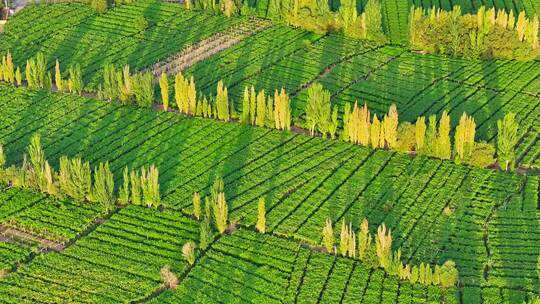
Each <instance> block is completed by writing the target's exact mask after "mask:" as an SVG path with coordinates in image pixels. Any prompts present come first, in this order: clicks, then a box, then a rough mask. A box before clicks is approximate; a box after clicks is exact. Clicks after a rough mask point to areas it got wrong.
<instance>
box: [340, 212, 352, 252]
mask: <svg viewBox="0 0 540 304" xmlns="http://www.w3.org/2000/svg"><path fill="white" fill-rule="evenodd" d="M349 231H350V230H349V226H348V225H347V224H345V220H343V221H342V222H341V233H340V238H339V252H340V253H341V255H342V256H344V257H345V256H347V254H348V253H349V240H350V237H349Z"/></svg>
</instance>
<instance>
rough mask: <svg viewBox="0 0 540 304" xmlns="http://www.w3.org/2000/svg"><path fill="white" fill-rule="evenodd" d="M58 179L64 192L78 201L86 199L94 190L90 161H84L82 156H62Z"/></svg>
mask: <svg viewBox="0 0 540 304" xmlns="http://www.w3.org/2000/svg"><path fill="white" fill-rule="evenodd" d="M58 181H59V186H60V190H61V191H62V193H63V194H65V195H67V196H69V197H72V198H73V199H75V200H76V201H81V202H82V201H84V200H85V199H87V198H88V197H89V195H90V193H91V190H92V173H91V171H90V163H88V162H83V161H82V160H81V159H80V158H73V159H68V158H67V157H65V156H62V157H60V171H59V174H58Z"/></svg>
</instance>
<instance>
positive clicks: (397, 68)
mask: <svg viewBox="0 0 540 304" xmlns="http://www.w3.org/2000/svg"><path fill="white" fill-rule="evenodd" d="M339 2H340V1H331V2H330V3H331V6H332V8H333V9H334V10H337V9H338V8H339ZM249 4H250V5H251V6H252V7H255V8H256V14H257V15H258V17H260V18H264V17H266V13H267V9H268V5H269V2H268V1H262V0H261V1H249ZM357 4H358V7H359V9H360V10H363V8H364V6H365V1H364V0H361V1H358V3H357ZM381 4H382V18H383V24H382V25H383V30H384V32H385V34H386V35H387V38H388V41H387V43H386V44H383V45H377V44H375V43H373V42H369V41H364V40H356V39H352V38H347V37H345V36H343V35H341V34H339V33H327V34H316V33H312V32H308V31H306V30H303V29H299V28H292V27H289V26H286V25H285V24H279V23H276V22H274V23H273V24H271V25H270V26H268V27H263V26H261V25H260V24H261V23H258V22H260V19H256V20H253V19H250V18H247V17H234V16H233V17H225V16H224V15H221V14H209V13H208V12H204V11H188V10H186V9H185V8H184V7H183V6H180V5H178V4H174V3H165V2H161V1H154V0H140V1H135V2H133V3H131V4H125V5H121V6H119V7H115V8H109V9H108V10H107V12H105V13H102V14H98V13H96V12H95V11H94V10H93V9H92V8H90V7H89V6H88V5H85V4H81V3H59V4H42V5H30V6H28V7H26V8H25V9H23V10H22V11H21V12H19V13H17V14H16V15H15V16H14V17H13V18H12V19H11V20H10V21H9V22H8V23H7V25H6V27H5V32H4V33H0V55H2V56H3V55H4V53H6V52H7V51H10V52H11V54H13V59H14V64H15V65H16V66H20V67H21V68H22V69H23V70H24V68H25V64H26V61H27V60H28V59H30V58H33V57H35V56H36V54H37V53H38V52H42V53H43V54H44V56H45V60H46V65H47V70H48V71H51V72H52V73H53V74H52V75H53V76H54V67H55V62H56V59H58V60H59V62H60V64H61V66H62V72H63V74H62V76H63V77H64V78H67V76H68V73H67V70H68V67H69V66H70V65H74V64H80V65H81V68H82V76H83V80H84V82H85V85H86V88H85V91H84V93H83V94H82V95H83V96H76V95H75V94H68V93H57V92H47V91H38V90H32V89H29V88H27V87H26V83H23V84H22V85H18V86H13V85H11V84H7V83H4V82H1V83H0V144H1V146H2V149H3V152H2V153H0V155H1V156H5V164H4V162H3V160H4V159H3V158H2V157H0V302H2V303H369V304H371V303H460V304H469V303H518V304H522V303H527V304H537V302H535V301H538V298H537V296H539V295H540V273H538V272H539V271H540V269H539V267H540V265H539V263H540V260H539V258H540V247H539V245H538V244H539V243H540V175H539V171H538V169H540V62H538V61H530V62H521V61H515V60H465V59H460V58H448V57H441V56H436V55H429V54H422V53H419V52H415V51H412V50H410V49H408V46H407V45H408V39H409V38H408V33H407V31H408V25H407V23H408V13H409V10H410V6H411V5H413V4H414V5H416V6H422V7H425V8H429V7H441V8H443V9H450V8H451V6H452V5H457V4H459V5H461V6H462V7H463V10H464V12H475V11H476V10H477V9H478V8H479V6H481V5H486V6H488V7H493V6H494V7H496V8H505V9H511V10H514V11H515V12H518V11H520V10H522V9H523V10H525V11H526V12H527V14H529V16H533V15H534V14H535V13H539V12H540V4H536V3H535V1H534V0H513V1H508V0H459V1H456V0H454V1H449V0H440V1H435V0H427V1H424V0H403V1H401V0H382V1H381ZM141 18H144V20H146V21H147V22H148V26H147V27H146V28H144V29H143V28H140V24H139V21H140V20H141ZM265 22H266V21H265ZM246 25H248V27H246V28H249V25H251V26H253V27H257V29H256V30H253V31H251V32H249V33H240V34H238V33H235V34H233V35H232V36H234V37H233V38H237V41H235V42H234V43H231V44H230V45H226V44H224V45H226V46H225V47H220V46H219V45H218V46H215V45H212V43H213V42H215V41H220V42H222V43H224V42H230V41H225V40H223V41H222V40H219V39H221V38H223V37H228V36H227V35H231V33H234V31H235V30H240V31H242V29H244V26H246ZM252 29H253V28H252ZM242 34H246V35H242ZM235 35H237V36H235ZM201 41H206V42H205V43H207V44H208V45H209V46H208V48H209V49H205V48H204V47H205V44H203V45H202V46H201V45H198V43H200V42H201ZM192 48H194V51H193V49H192ZM186 50H192V52H193V54H189V52H188V54H187V55H186V54H185V53H183V52H185V51H186ZM178 54H184V55H183V57H182V58H183V60H184V63H185V62H188V63H189V64H187V65H186V68H185V69H184V70H183V71H182V73H183V74H184V75H187V76H188V77H189V76H193V77H194V79H195V82H196V86H197V90H198V92H199V97H201V96H203V95H205V96H214V95H215V92H216V86H217V83H218V82H219V81H220V80H223V81H224V83H225V84H226V86H227V87H228V94H229V99H230V101H231V103H232V104H234V107H235V108H236V110H238V111H241V110H242V97H243V92H244V88H245V87H246V86H254V87H255V88H256V90H257V91H258V90H261V89H264V90H265V91H266V92H267V94H268V93H269V95H272V94H273V92H274V90H277V89H281V88H284V89H285V90H286V91H287V93H288V94H289V95H290V97H291V112H292V119H293V128H292V129H291V131H278V130H275V129H269V128H260V127H254V126H251V125H247V124H240V123H238V122H237V121H235V120H231V121H228V122H224V121H217V120H215V119H208V118H201V117H193V116H188V115H183V114H180V113H178V112H177V111H175V109H173V110H172V111H163V110H162V108H161V107H160V106H159V105H156V106H155V107H149V108H140V107H137V106H135V105H122V104H121V103H119V102H116V101H105V100H101V99H100V98H98V95H97V94H95V92H96V90H97V89H98V88H99V87H100V86H101V85H102V84H103V81H104V80H103V72H102V70H103V68H104V67H105V66H106V65H108V64H111V63H112V64H114V65H115V66H116V67H117V68H119V67H121V66H123V65H125V64H129V65H130V67H131V70H132V71H134V72H138V71H149V70H152V68H153V67H154V64H156V63H160V62H161V63H162V62H165V61H166V60H167V59H170V58H172V56H175V55H178ZM0 72H1V71H0ZM168 76H169V78H168V79H169V85H170V86H171V87H173V85H174V83H173V81H172V80H173V78H174V76H173V75H168ZM120 77H121V76H120ZM314 83H320V84H322V86H323V87H324V88H325V89H327V90H328V91H329V92H330V94H331V97H330V99H331V103H332V105H337V106H338V109H339V113H340V119H341V114H342V112H343V109H344V107H345V105H346V104H352V103H354V102H356V101H358V102H359V103H360V104H363V103H364V102H365V103H367V105H368V106H369V108H370V110H371V111H372V113H376V114H377V115H379V117H382V115H384V114H385V113H387V112H388V109H389V107H390V105H391V104H396V106H397V109H398V111H399V120H400V122H411V123H414V122H415V121H416V119H417V117H419V116H429V115H432V114H436V115H438V116H440V115H441V114H442V113H443V112H444V111H447V112H448V113H449V115H450V119H451V126H452V130H451V132H450V133H451V134H452V140H454V139H453V135H454V132H455V127H456V125H457V123H458V121H459V118H460V117H461V115H462V114H463V113H464V112H466V113H468V114H470V115H471V116H472V117H474V120H475V122H476V137H475V139H476V141H487V142H489V143H491V144H493V145H494V146H496V144H497V140H498V130H497V121H498V120H499V119H501V118H503V117H504V116H505V115H506V114H508V113H509V112H513V113H515V114H516V119H517V121H518V123H519V128H518V131H517V135H516V136H517V138H518V141H517V144H516V147H515V156H516V162H517V164H518V168H517V169H516V170H513V171H509V172H504V171H502V170H500V169H498V168H493V167H492V168H489V169H481V168H477V167H473V166H469V165H463V164H457V163H456V162H454V161H451V160H441V159H437V158H431V157H426V156H423V155H415V153H401V152H397V151H396V150H387V149H371V148H368V147H363V146H360V145H355V144H352V143H347V142H344V141H341V140H333V139H329V138H322V137H320V136H318V135H316V136H310V135H308V134H307V133H308V132H307V131H306V130H305V128H304V129H302V127H304V122H305V118H306V113H305V108H306V104H307V103H308V98H309V97H308V88H309V87H311V86H312V85H313V84H314ZM155 93H156V95H155V96H156V98H155V99H156V100H155V102H156V103H159V96H160V95H159V94H160V93H159V86H158V85H156V87H155ZM171 98H172V100H171V104H174V106H173V108H174V107H176V104H175V102H174V97H172V96H171ZM257 115H258V114H257ZM342 126H343V122H342V121H340V122H339V128H342ZM36 134H37V135H39V136H40V139H41V145H42V147H43V151H44V153H45V157H46V160H47V161H48V163H49V164H50V165H51V166H52V168H53V169H54V172H59V171H60V158H61V157H62V156H68V157H80V158H82V159H83V160H84V161H88V162H89V163H90V166H91V167H92V168H93V167H94V166H97V165H98V164H100V163H104V162H108V165H109V167H110V171H111V172H112V174H113V181H114V190H115V191H117V192H119V191H120V185H121V184H122V181H123V176H122V173H123V170H124V168H126V167H128V168H130V169H139V168H143V167H145V168H148V167H149V166H150V165H152V164H153V165H155V166H156V167H157V168H158V169H159V180H158V183H159V187H160V190H159V191H160V203H159V206H158V207H157V208H151V207H143V206H140V205H134V204H128V205H127V206H125V205H121V204H120V202H118V204H114V203H113V204H111V205H108V206H105V205H100V204H98V203H91V202H89V201H75V200H73V199H71V198H69V197H60V198H59V197H55V196H53V195H48V194H45V193H41V192H38V191H36V189H28V188H21V187H19V186H17V185H15V184H14V183H13V182H12V181H13V179H11V180H10V179H9V178H6V175H8V173H10V171H9V170H7V171H6V170H5V168H7V167H8V166H12V165H13V166H18V167H23V169H24V170H27V171H24V170H23V172H25V173H24V174H27V175H24V174H23V176H24V177H25V178H28V179H30V177H29V176H31V173H32V172H33V171H32V170H34V168H32V167H31V166H30V167H29V165H28V164H29V163H28V160H29V159H31V158H32V156H31V155H30V154H31V153H30V148H28V146H29V144H30V142H31V138H33V136H34V135H36ZM30 162H31V161H30ZM53 177H54V179H55V180H56V181H59V180H61V179H62V176H61V174H60V173H58V174H57V175H54V176H53ZM219 178H222V180H223V185H224V187H223V192H224V196H225V197H226V203H227V204H226V206H227V207H228V212H227V216H228V222H229V223H230V227H229V229H228V230H227V232H226V233H224V234H218V233H217V231H214V234H213V235H212V237H211V238H210V240H211V241H210V242H209V245H208V248H205V249H202V248H199V246H200V243H201V241H202V238H201V233H204V229H203V228H202V227H203V225H204V222H202V221H199V220H198V219H197V216H198V214H197V211H196V208H194V207H193V206H194V205H193V197H194V193H195V192H197V193H200V195H201V197H203V198H204V197H205V196H207V195H209V196H210V195H212V192H213V190H212V189H213V184H214V182H215V181H216V179H219ZM8 181H10V182H8ZM261 200H264V203H265V204H264V207H265V212H266V213H265V217H264V218H265V221H266V222H265V228H266V232H265V233H264V234H263V233H260V232H259V231H257V229H256V224H257V223H258V220H259V219H260V216H259V212H260V211H259V210H258V204H259V202H260V201H261ZM211 212H215V210H212V211H211ZM211 217H212V218H214V219H216V218H217V215H216V214H212V215H211ZM364 218H365V219H367V220H368V221H369V232H370V233H371V234H375V233H376V232H377V228H378V227H379V226H380V225H382V224H383V223H384V224H385V225H386V227H388V228H389V229H391V231H392V236H393V242H392V246H391V249H392V250H394V251H396V250H398V249H399V250H400V252H401V259H400V261H402V262H403V263H407V264H410V265H417V266H418V265H420V264H422V263H424V264H429V265H431V267H435V265H443V263H444V262H445V261H448V260H451V261H454V262H455V264H456V268H457V270H458V271H459V280H458V282H457V284H455V286H452V287H448V288H443V287H441V286H439V285H437V284H433V285H429V284H428V285H426V284H425V283H420V282H411V281H410V280H409V279H405V280H401V279H399V277H398V276H397V275H396V274H395V273H391V272H390V271H387V270H385V269H384V268H382V267H378V266H377V267H374V266H370V265H369V263H365V260H361V259H359V258H351V257H343V256H342V255H341V254H338V253H336V254H332V253H328V252H327V251H326V249H324V248H323V247H322V245H321V244H323V243H324V240H323V235H322V233H321V231H322V230H323V227H324V226H325V223H326V221H327V220H328V219H330V220H331V227H332V228H333V236H334V237H335V239H336V244H338V243H339V242H340V241H341V240H340V230H341V227H342V223H344V222H347V223H349V222H350V223H351V226H350V227H352V229H353V231H354V232H358V233H360V231H359V230H360V229H361V223H362V220H363V219H364ZM214 226H216V228H217V225H212V227H214ZM212 229H214V228H212ZM214 230H215V229H214ZM189 241H193V242H195V243H196V246H197V249H196V256H195V262H194V264H193V265H190V264H189V263H188V262H187V261H186V259H184V257H183V246H184V244H186V243H187V242H189ZM44 244H45V245H44ZM46 244H49V245H50V246H46ZM355 244H356V243H355ZM165 265H168V266H170V270H171V271H172V272H173V273H174V274H175V275H176V277H177V278H178V283H177V285H178V286H177V287H176V288H168V287H167V286H166V285H164V281H166V280H164V279H163V277H162V276H163V275H162V274H161V273H160V271H161V270H162V269H163V267H164V266H165Z"/></svg>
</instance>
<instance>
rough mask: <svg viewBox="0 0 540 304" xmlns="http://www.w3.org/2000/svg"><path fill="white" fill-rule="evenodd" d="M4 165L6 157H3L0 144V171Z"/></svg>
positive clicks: (2, 148) (2, 149)
mask: <svg viewBox="0 0 540 304" xmlns="http://www.w3.org/2000/svg"><path fill="white" fill-rule="evenodd" d="M5 165H6V156H5V155H4V146H3V145H1V144H0V171H2V170H3V169H4V166H5Z"/></svg>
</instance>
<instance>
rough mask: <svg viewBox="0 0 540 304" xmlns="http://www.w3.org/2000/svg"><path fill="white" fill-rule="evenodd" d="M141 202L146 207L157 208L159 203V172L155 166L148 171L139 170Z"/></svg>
mask: <svg viewBox="0 0 540 304" xmlns="http://www.w3.org/2000/svg"><path fill="white" fill-rule="evenodd" d="M141 190H142V194H143V195H142V202H143V203H144V204H145V205H146V206H147V207H157V206H158V205H159V203H160V201H161V198H160V194H159V171H158V169H157V167H156V166H155V165H153V164H152V165H150V167H149V168H148V170H146V169H145V168H142V169H141Z"/></svg>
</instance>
